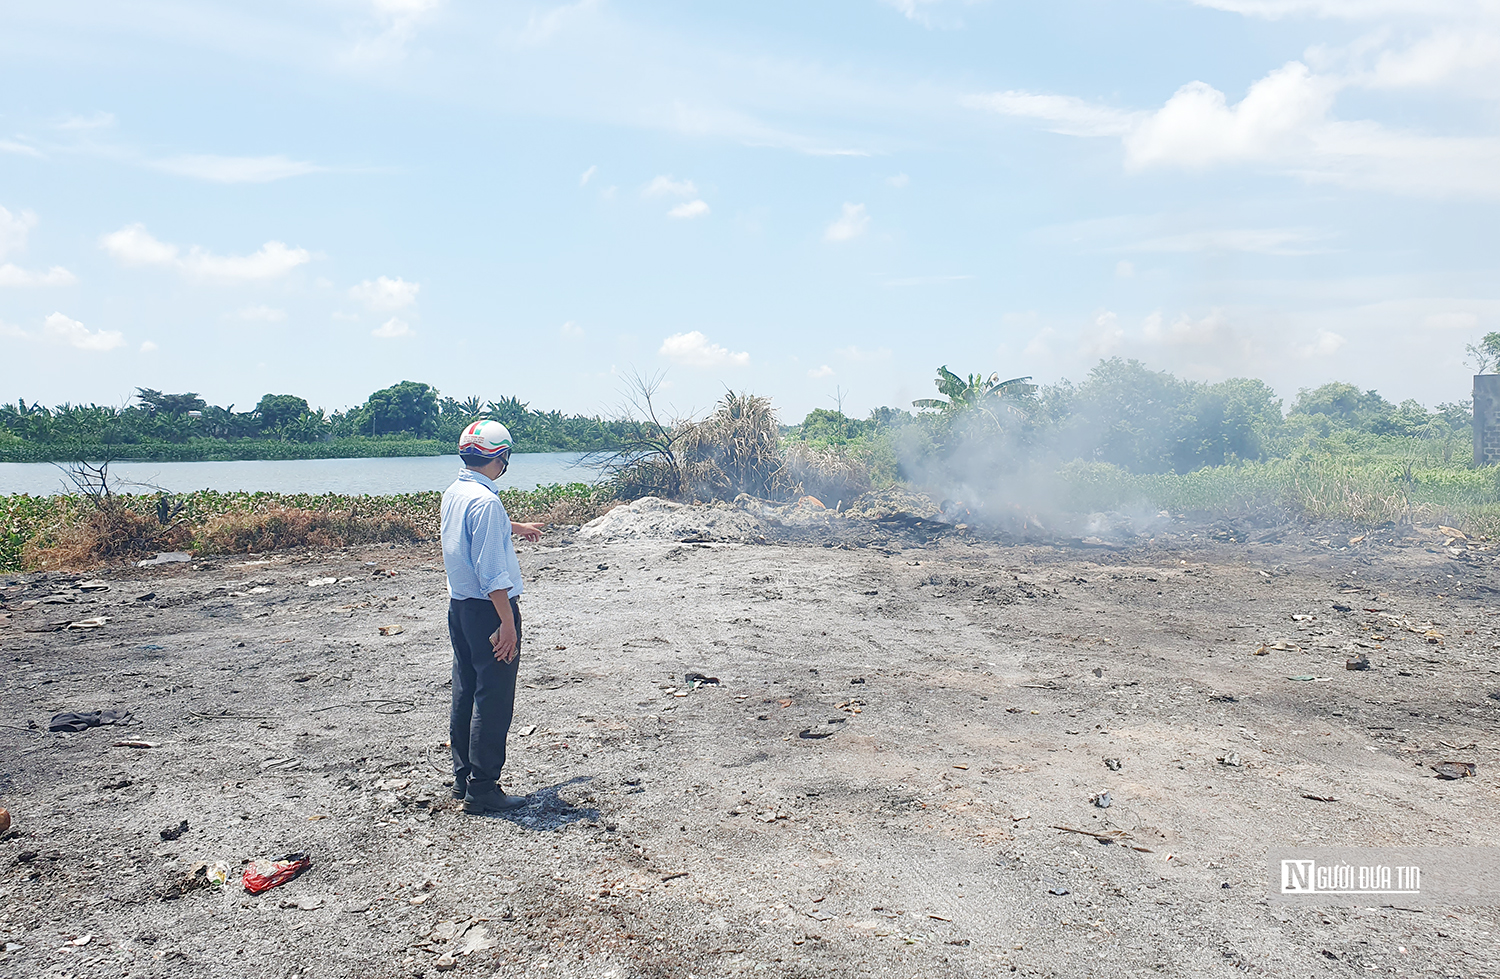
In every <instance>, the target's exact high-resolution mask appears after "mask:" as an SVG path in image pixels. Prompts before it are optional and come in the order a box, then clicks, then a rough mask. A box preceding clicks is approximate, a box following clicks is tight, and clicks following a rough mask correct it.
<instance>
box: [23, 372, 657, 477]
mask: <svg viewBox="0 0 1500 979" xmlns="http://www.w3.org/2000/svg"><path fill="white" fill-rule="evenodd" d="M480 418H492V419H495V420H497V421H500V422H503V423H504V424H505V426H506V427H507V428H509V429H510V432H511V435H512V436H513V437H514V438H515V440H516V451H518V452H593V451H602V450H610V449H614V448H616V447H617V446H618V445H619V442H620V438H621V436H622V435H623V434H624V433H625V432H626V431H627V429H628V425H627V423H625V422H619V421H610V420H606V419H603V418H600V417H598V416H590V415H565V414H563V413H561V412H557V411H538V410H536V409H533V408H531V407H530V406H529V405H527V404H526V403H525V402H522V401H520V400H518V399H516V398H514V397H502V398H499V399H498V400H484V399H481V398H478V397H469V398H465V399H463V400H458V399H455V398H451V397H444V396H442V394H441V392H439V391H438V390H437V389H436V388H434V387H432V386H431V385H428V384H422V383H419V382H416V381H402V382H400V383H399V384H393V385H391V386H390V387H387V388H382V389H381V390H379V391H375V392H373V393H372V394H371V395H370V396H369V398H367V399H366V400H365V402H364V403H363V404H361V405H358V406H357V407H354V408H351V409H349V410H348V411H334V412H325V411H323V410H322V409H314V408H312V407H311V406H310V405H309V404H308V402H307V400H306V399H305V398H301V397H298V396H297V395H293V394H267V395H265V396H264V397H262V398H261V399H260V401H259V402H258V403H257V404H256V405H255V407H253V408H251V409H250V410H248V411H236V410H235V406H234V405H232V404H231V405H229V406H227V407H221V406H219V405H211V404H209V403H208V402H207V401H205V400H204V399H203V398H201V397H199V395H198V394H197V393H196V392H192V391H189V392H185V393H181V394H168V393H164V392H162V391H157V390H154V389H152V388H137V389H136V397H135V398H133V399H132V401H131V403H129V404H127V405H125V406H123V407H114V406H110V405H97V404H89V405H74V404H63V405H57V406H55V407H47V406H45V405H40V404H27V403H26V402H25V401H24V400H22V399H17V401H16V402H15V403H14V404H4V405H0V461H9V462H33V461H35V462H44V461H62V460H68V459H76V458H85V457H87V458H112V459H147V460H153V461H179V460H180V461H193V460H222V459H303V458H343V457H367V456H385V455H440V454H443V453H447V452H452V451H453V446H454V445H455V444H456V443H457V441H458V437H459V434H460V433H461V432H462V431H463V429H464V428H465V427H466V426H467V425H468V424H469V423H471V422H473V421H475V420H476V419H480Z"/></svg>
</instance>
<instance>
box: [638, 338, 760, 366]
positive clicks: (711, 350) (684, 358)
mask: <svg viewBox="0 0 1500 979" xmlns="http://www.w3.org/2000/svg"><path fill="white" fill-rule="evenodd" d="M657 353H658V354H660V355H661V356H663V357H665V358H667V359H668V360H670V361H672V363H674V364H680V365H681V366H683V367H722V366H725V365H733V366H735V367H743V366H744V365H746V364H748V363H750V354H749V353H748V352H741V353H733V352H731V351H729V350H728V349H726V348H724V347H721V346H719V345H718V344H717V343H710V342H709V340H708V337H706V336H704V335H703V334H702V333H700V332H698V331H697V330H693V331H692V332H691V333H674V334H672V335H671V336H669V337H667V338H666V339H665V340H663V341H662V342H661V349H660V350H658V351H657Z"/></svg>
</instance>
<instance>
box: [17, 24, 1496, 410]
mask: <svg viewBox="0 0 1500 979" xmlns="http://www.w3.org/2000/svg"><path fill="white" fill-rule="evenodd" d="M1497 110H1500V0H1469V2H1449V0H1109V2H1107V0H1052V2H1048V3H1045V4H1040V3H1006V2H1000V0H822V2H818V3H809V2H807V0H800V2H790V0H761V2H758V3H755V4H704V3H689V2H685V0H658V2H652V3H648V2H631V0H577V2H572V3H546V2H534V3H518V2H507V0H295V2H292V0H258V2H255V3H249V2H245V3H229V2H223V0H110V2H83V0H48V2H47V3H35V2H17V0H0V364H3V367H0V400H3V401H11V402H14V400H15V399H17V398H23V399H25V400H26V401H28V402H33V401H41V402H44V403H48V404H54V403H62V402H73V403H101V404H123V403H125V402H126V401H127V400H128V399H129V398H130V397H131V395H132V393H133V390H134V388H136V387H138V386H139V387H152V388H158V389H162V390H167V391H173V392H178V391H186V390H192V391H196V392H198V393H199V394H201V395H202V396H204V397H205V398H207V399H208V400H209V401H210V402H211V403H214V404H221V405H230V404H233V405H235V406H236V407H237V408H238V410H245V409H247V408H249V407H251V406H252V405H253V404H254V403H255V402H256V401H257V400H258V399H259V398H260V396H261V395H263V394H266V393H292V394H298V395H301V396H303V397H305V398H307V399H308V400H309V401H310V402H311V403H312V404H313V405H314V406H321V407H323V408H326V409H329V410H333V409H339V408H344V407H347V406H350V405H355V404H359V403H361V402H362V401H363V400H364V399H365V398H366V397H367V396H368V395H369V393H370V392H371V391H373V390H376V389H378V388H381V387H384V386H386V385H389V384H393V383H395V382H397V381H400V380H408V379H409V380H416V381H424V382H426V383H429V384H432V385H434V386H435V387H437V388H438V389H440V390H441V392H442V393H443V394H444V395H451V396H454V397H457V398H464V397H468V396H471V395H476V396H479V397H481V398H499V397H500V396H502V395H513V396H516V397H519V398H520V399H521V400H523V401H526V402H529V403H530V404H531V405H532V406H533V407H537V408H542V409H548V410H550V409H558V410H562V411H566V412H584V413H589V414H593V413H606V414H608V413H611V412H613V411H614V410H615V408H616V407H617V406H619V405H620V404H621V402H622V391H623V389H624V388H625V386H626V385H627V384H628V379H629V377H630V376H632V375H640V376H646V377H650V376H655V375H657V374H659V373H661V372H664V374H662V376H661V384H662V387H661V390H660V397H661V398H662V399H663V401H664V402H665V406H666V407H667V408H669V409H670V410H672V411H674V412H676V413H678V414H680V415H687V414H691V413H694V412H702V411H704V410H707V409H709V408H711V407H712V405H713V403H714V401H715V400H716V399H717V398H718V397H719V396H720V395H722V394H723V392H724V391H725V389H726V388H731V389H734V390H750V391H753V392H755V393H758V394H763V395H769V396H770V397H772V398H773V400H774V402H775V404H776V405H777V407H778V408H779V410H780V412H781V414H782V417H783V420H784V421H797V420H800V418H801V417H802V415H804V414H805V413H806V412H808V411H809V410H811V409H813V408H817V407H823V408H833V407H835V406H836V405H838V404H842V405H843V407H844V410H845V411H847V412H849V413H850V414H856V415H862V414H864V413H865V412H868V411H869V410H870V409H871V408H873V407H876V406H879V405H896V406H903V407H904V406H909V403H910V402H911V401H912V399H914V398H921V397H930V396H932V394H933V385H932V380H933V377H934V375H935V372H936V369H937V367H938V366H939V365H946V366H948V367H950V368H952V369H953V370H955V371H958V372H960V373H968V372H979V373H983V374H989V373H991V372H999V373H1000V375H1001V376H1002V377H1012V376H1018V375H1031V376H1033V377H1035V378H1036V380H1038V381H1039V382H1042V383H1052V382H1054V381H1057V380H1059V379H1061V378H1069V379H1072V380H1073V381H1075V382H1076V381H1080V380H1082V379H1084V378H1085V377H1086V376H1087V374H1088V371H1089V370H1090V368H1091V367H1092V366H1094V365H1095V364H1097V363H1098V362H1099V360H1100V359H1101V358H1107V357H1114V356H1120V357H1127V358H1132V357H1133V358H1138V359H1140V360H1142V361H1143V362H1144V363H1145V364H1147V366H1149V367H1152V368H1154V369H1160V370H1170V371H1172V372H1174V373H1176V374H1178V375H1179V376H1182V377H1187V378H1192V379H1194V380H1200V381H1218V380H1222V379H1225V378H1229V377H1244V376H1250V377H1259V378H1262V379H1264V380H1266V381H1267V382H1268V383H1270V384H1271V385H1272V386H1273V387H1274V388H1275V389H1276V390H1277V392H1278V394H1280V395H1281V396H1282V397H1283V398H1285V399H1286V400H1287V403H1288V405H1289V404H1290V402H1291V401H1292V400H1293V399H1295V397H1296V394H1297V391H1298V390H1299V389H1300V388H1304V387H1313V386H1317V385H1319V384H1322V383H1325V382H1328V381H1333V380H1339V381H1348V382H1351V383H1354V384H1357V385H1359V386H1360V387H1362V388H1375V389H1377V390H1379V391H1380V392H1381V393H1382V394H1383V395H1385V396H1386V397H1387V398H1389V399H1391V400H1393V401H1398V402H1399V401H1401V400H1404V399H1407V398H1415V399H1417V400H1418V401H1420V402H1422V403H1424V404H1426V405H1428V406H1433V405H1436V404H1438V403H1440V402H1448V401H1461V400H1463V399H1465V398H1467V397H1468V396H1469V394H1470V388H1471V381H1470V375H1471V374H1472V369H1471V368H1470V367H1469V366H1467V365H1466V364H1465V357H1464V346H1465V344H1468V343H1473V342H1475V341H1477V340H1478V339H1479V338H1480V337H1481V336H1482V335H1483V334H1485V333H1487V332H1490V331H1493V330H1500V278H1497V275H1496V272H1497V265H1500V244H1497V243H1500V235H1497V228H1500V221H1497V218H1500V207H1497V203H1500V112H1497Z"/></svg>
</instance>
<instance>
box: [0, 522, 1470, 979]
mask: <svg viewBox="0 0 1500 979" xmlns="http://www.w3.org/2000/svg"><path fill="white" fill-rule="evenodd" d="M721 515H722V513H721ZM623 519H624V518H623V517H621V516H619V515H617V516H616V519H615V521H614V523H613V524H611V526H612V527H614V528H615V529H616V530H619V529H620V528H621V527H625V528H626V529H627V530H628V526H627V523H622V522H621V521H622V520H623ZM724 526H725V527H728V525H727V524H725V525H724ZM683 527H684V525H683V524H682V523H681V522H679V523H678V524H675V525H674V524H672V523H671V522H670V521H665V522H663V521H656V522H655V523H652V524H651V526H650V527H649V528H647V529H646V530H645V531H643V532H642V533H639V534H635V535H631V534H629V533H623V532H622V533H613V532H612V533H611V534H600V533H598V532H597V531H596V532H595V533H593V534H592V535H590V534H589V533H587V532H579V531H578V530H576V529H569V528H560V529H554V530H551V531H549V533H548V534H547V535H546V537H545V538H544V539H543V541H542V543H541V544H540V545H525V544H523V545H521V546H522V551H523V553H522V558H521V559H522V566H523V570H524V572H525V574H526V576H527V591H526V596H525V598H524V599H523V608H524V611H525V623H526V639H525V646H524V652H523V657H524V659H523V663H522V668H521V679H522V684H523V686H522V688H521V690H520V691H519V697H518V706H517V713H516V725H515V728H514V730H513V731H512V738H511V760H510V762H509V764H508V765H507V782H508V786H509V788H511V789H512V790H513V791H523V792H530V793H533V795H534V798H535V799H536V802H535V804H534V805H533V806H531V807H530V808H528V809H526V810H523V811H522V812H521V813H520V814H519V815H517V816H516V817H515V818H511V819H502V818H476V817H470V816H466V815H464V814H463V813H462V811H461V810H460V809H459V808H458V807H457V805H456V803H454V802H453V801H452V799H451V797H450V795H449V789H448V785H449V781H450V780H451V773H450V772H449V771H448V769H447V765H448V763H447V752H446V748H445V743H446V740H447V711H448V670H449V662H450V656H451V653H450V651H449V647H448V640H447V633H446V625H445V611H446V593H445V591H444V582H443V576H442V573H441V569H440V562H441V555H440V553H439V551H438V550H437V548H436V547H435V546H414V547H407V548H400V549H387V548H371V549H365V550H349V551H345V552H338V553H319V554H306V553H301V554H278V555H272V556H269V557H260V558H252V559H234V560H222V559H216V560H207V561H194V562H192V563H191V564H178V565H168V566H164V567H160V568H146V569H137V568H128V569H118V570H106V571H102V572H99V573H97V574H94V575H88V576H72V575H69V576H63V575H47V576H27V575H12V576H9V577H4V576H0V583H3V585H4V591H3V593H0V594H3V601H4V608H5V611H0V616H4V618H0V656H3V658H4V662H5V663H6V664H7V668H6V669H5V671H4V680H3V684H0V709H3V715H4V716H3V719H0V720H3V723H4V726H3V727H0V804H3V805H4V806H6V807H8V808H9V809H10V810H11V812H12V813H13V814H14V819H15V827H14V829H13V830H12V831H11V832H10V833H9V835H7V836H6V837H5V838H4V839H3V840H0V944H3V949H4V951H3V953H0V973H3V974H5V975H14V976H23V975H24V976H33V977H44V976H45V977H53V976H173V977H190V976H230V975H236V976H256V977H262V976H275V977H307V979H315V977H333V976H360V977H369V976H379V977H384V976H391V977H395V976H432V975H434V974H435V973H437V972H438V971H440V970H441V971H446V970H448V969H452V970H453V974H455V975H504V976H521V975H527V976H561V977H571V976H580V977H581V976H588V977H596V976H599V977H602V976H616V977H621V979H624V977H634V976H662V977H674V979H690V977H710V976H726V975H737V974H740V973H758V974H765V975H772V976H806V977H814V976H816V977H843V976H850V977H853V976H882V977H884V976H891V977H929V976H996V975H1011V974H1015V975H1022V976H1148V975H1149V976H1159V975H1167V976H1210V975H1229V974H1234V973H1236V972H1243V973H1249V974H1258V975H1274V976H1289V977H1306V976H1349V975H1355V974H1358V975H1365V974H1370V975H1397V976H1408V975H1410V976H1462V977H1473V979H1480V977H1493V976H1497V975H1500V944H1497V940H1496V935H1497V925H1500V911H1497V909H1493V908H1479V909H1461V908H1444V907H1429V908H1426V909H1423V910H1402V909H1397V908H1392V907H1360V908H1345V909H1311V908H1304V907H1295V908H1289V907H1287V906H1285V905H1283V904H1280V903H1273V902H1271V901H1268V898H1267V886H1266V877H1267V872H1266V852H1267V848H1268V847H1270V846H1278V845H1283V844H1304V845H1309V844H1317V845H1333V844H1344V843H1361V844H1372V845H1397V844H1422V845H1436V844H1452V845H1484V846H1494V845H1500V820H1497V819H1496V809H1497V803H1500V791H1497V786H1500V782H1497V778H1496V773H1497V771H1500V768H1497V763H1500V669H1497V666H1496V650H1497V648H1500V619H1497V618H1496V617H1495V616H1496V601H1495V598H1496V595H1497V594H1500V592H1497V590H1496V587H1494V586H1495V585H1500V581H1496V571H1495V560H1496V554H1495V552H1493V551H1490V550H1488V549H1487V548H1486V546H1485V545H1481V544H1477V543H1475V544H1473V545H1472V546H1471V545H1470V544H1469V543H1468V542H1465V541H1461V540H1460V541H1452V542H1450V541H1449V540H1448V539H1447V538H1446V537H1445V536H1444V535H1443V534H1442V533H1441V532H1439V531H1437V530H1436V529H1427V530H1423V529H1411V528H1389V529H1387V530H1383V531H1378V532H1375V533H1373V534H1370V535H1367V536H1365V537H1364V538H1363V539H1361V540H1356V541H1354V542H1353V543H1351V542H1350V536H1351V534H1350V532H1339V531H1338V528H1326V527H1323V528H1318V527H1314V528H1306V527H1283V528H1250V527H1240V526H1236V525H1232V524H1213V523H1211V522H1199V523H1194V522H1193V521H1186V520H1178V521H1169V522H1168V525H1167V526H1166V527H1164V528H1161V529H1159V530H1158V531H1157V532H1156V533H1154V534H1153V535H1152V536H1149V537H1143V538H1132V539H1120V540H1113V541H1112V540H1100V539H1091V538H1088V539H1075V540H1059V541H1046V540H1036V541H1021V540H1015V539H1012V538H998V539H997V538H989V539H986V538H985V537H984V536H982V535H979V534H977V533H975V532H973V531H968V530H959V529H955V528H953V527H946V526H943V525H939V524H935V523H932V522H928V521H922V520H905V521H902V520H884V521H871V520H865V519H857V518H856V519H846V518H831V519H824V520H822V521H821V522H813V523H808V524H805V525H801V526H791V525H786V524H778V522H777V521H775V520H768V521H763V522H760V523H756V524H755V525H754V526H752V527H750V528H749V530H747V529H746V528H745V527H743V526H739V527H738V529H735V527H728V529H727V530H725V531H724V533H721V534H720V535H719V537H718V539H714V535H713V533H712V532H711V531H712V527H710V528H709V530H701V529H700V530H698V531H692V530H689V531H688V532H684V530H683ZM721 529H723V528H722V527H721ZM673 535H677V536H676V537H675V538H674V536H673ZM1355 536H1358V535H1357V534H1355ZM683 538H686V542H684V539H683ZM726 538H727V539H726ZM87 579H97V580H99V581H101V582H103V583H104V584H105V585H107V589H99V588H98V586H97V585H95V586H93V587H92V589H91V590H90V589H83V590H80V589H79V588H78V586H79V585H80V584H83V583H85V581H86V580H87ZM99 616H103V617H105V618H106V619H107V621H106V622H105V623H104V624H103V625H101V626H99V627H98V628H74V629H61V628H60V627H61V626H62V625H64V624H66V623H72V622H81V621H84V620H86V619H89V618H93V617H99ZM1295 616H1302V617H1303V618H1300V619H1299V618H1295ZM389 625H399V626H401V627H402V631H401V632H399V633H398V634H394V635H391V636H385V637H383V636H381V635H380V634H379V631H378V627H380V626H389ZM54 628H56V629H59V631H38V630H48V629H54ZM1277 642H1282V643H1284V644H1286V645H1285V648H1280V649H1271V650H1269V651H1267V652H1266V653H1265V654H1264V655H1256V652H1257V650H1258V649H1259V648H1260V647H1262V646H1265V645H1270V644H1275V643H1277ZM1359 653H1364V654H1365V655H1367V656H1368V659H1369V661H1370V668H1369V669H1368V670H1363V671H1352V670H1347V669H1346V668H1345V663H1346V660H1348V659H1349V658H1350V657H1352V656H1357V655H1358V654H1359ZM691 673H697V674H703V675H705V676H706V677H711V678H716V679H717V681H718V682H717V683H716V684H714V683H707V684H700V685H697V686H695V685H694V684H693V683H692V682H691V681H690V680H689V679H688V675H689V674H691ZM1297 677H1303V678H1306V677H1312V678H1314V679H1293V678H1297ZM105 708H116V709H121V710H129V711H132V712H133V714H134V719H135V723H133V724H131V725H130V726H128V727H114V726H107V727H97V728H91V729H89V730H87V731H83V732H81V733H46V727H47V722H48V719H49V717H50V716H51V715H52V714H54V713H56V712H59V711H64V710H99V709H105ZM31 725H36V727H35V728H33V727H32V726H31ZM126 741H129V742H137V743H140V744H146V745H149V747H125V746H118V743H119V742H126ZM1106 759H1118V760H1119V763H1120V764H1119V767H1118V768H1117V769H1115V768H1111V767H1107V766H1106V764H1105V760H1106ZM1221 759H1224V760H1227V761H1229V762H1230V763H1229V764H1226V763H1225V761H1222V760H1221ZM1450 760H1462V761H1470V762H1474V763H1475V764H1476V765H1477V771H1478V775H1477V777H1474V778H1465V779H1460V780H1456V781H1444V780H1440V779H1438V778H1436V777H1435V775H1434V772H1433V771H1432V769H1431V766H1432V765H1434V764H1438V763H1441V762H1443V761H1450ZM1234 762H1238V763H1239V764H1234ZM1104 791H1108V792H1109V794H1110V799H1111V802H1112V804H1111V805H1110V806H1109V807H1108V808H1100V807H1099V806H1097V805H1095V804H1093V803H1091V801H1090V799H1091V797H1093V796H1096V795H1097V794H1098V793H1101V792H1104ZM183 820H186V821H187V824H188V828H187V830H186V832H183V833H182V834H181V836H180V837H179V838H177V839H175V840H165V839H163V835H162V832H163V830H166V829H169V828H176V827H180V824H181V822H182V821H183ZM1059 826H1063V827H1070V828H1072V829H1079V830H1087V831H1089V832H1091V833H1099V834H1103V835H1104V836H1106V837H1109V836H1114V837H1115V839H1114V841H1113V842H1111V840H1109V839H1103V840H1101V839H1098V838H1095V837H1091V836H1087V835H1083V834H1080V833H1075V832H1068V831H1065V830H1059V829H1057V828H1055V827H1059ZM1115 831H1120V832H1119V833H1115ZM298 850H305V851H307V852H309V853H310V854H311V855H312V860H313V865H312V868H311V869H310V870H308V871H307V872H306V873H304V874H303V875H302V876H300V877H298V878H297V879H296V880H294V881H292V882H290V883H288V884H285V885H283V886H281V887H278V888H276V889H274V890H271V891H268V892H266V893H264V894H261V895H259V896H251V895H248V894H246V893H245V892H244V890H243V889H242V888H241V887H240V886H238V882H239V877H240V874H241V870H242V863H243V861H245V860H247V859H250V858H255V857H268V856H269V857H277V856H281V855H282V854H284V853H287V852H289V851H298ZM216 861H223V862H224V863H225V864H226V865H227V867H228V869H229V886H227V887H218V886H213V885H210V886H205V887H198V888H186V889H184V888H183V887H181V886H180V885H181V882H182V881H183V879H184V878H185V877H186V876H187V875H189V874H190V872H191V871H192V869H193V868H194V866H195V865H196V864H198V863H200V862H206V863H208V864H210V865H211V864H213V863H214V862H216Z"/></svg>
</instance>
